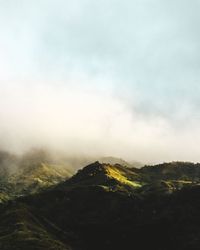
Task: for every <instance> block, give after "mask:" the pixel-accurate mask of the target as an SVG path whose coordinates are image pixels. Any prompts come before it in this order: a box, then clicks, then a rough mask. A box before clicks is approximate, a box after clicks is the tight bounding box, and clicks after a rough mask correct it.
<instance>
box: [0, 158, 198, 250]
mask: <svg viewBox="0 0 200 250" xmlns="http://www.w3.org/2000/svg"><path fill="white" fill-rule="evenodd" d="M199 169H200V166H199V165H198V164H190V163H171V164H162V165H157V166H146V167H144V168H142V169H136V168H126V167H124V166H121V165H119V164H115V165H110V164H100V163H99V162H95V163H93V164H91V165H88V166H87V167H85V168H83V169H82V170H80V171H78V173H77V174H76V175H74V176H73V177H72V178H71V179H69V180H67V181H65V182H62V183H60V184H58V185H57V186H55V187H52V188H51V189H48V190H46V191H43V192H39V193H35V194H33V195H29V196H25V197H19V198H18V199H15V200H11V201H9V202H7V203H5V204H3V205H2V206H1V207H0V221H1V223H0V249H2V250H14V249H16V250H17V249H19V250H29V249H33V250H39V249H40V250H44V249H50V250H59V249H60V250H64V249H65V250H66V249H75V250H76V249H77V250H94V249H95V250H112V249H113V250H118V249H120V250H122V249H128V250H129V249H137V250H143V249H144V250H146V249H153V250H171V249H173V250H175V249H176V250H179V249H180V250H193V249H196V250H197V249H200V186H199V180H200V174H199V173H200V171H199Z"/></svg>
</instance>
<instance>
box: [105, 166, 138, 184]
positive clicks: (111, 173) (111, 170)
mask: <svg viewBox="0 0 200 250" xmlns="http://www.w3.org/2000/svg"><path fill="white" fill-rule="evenodd" d="M106 172H107V173H106V175H107V176H108V177H110V178H113V179H115V180H117V181H119V182H121V183H122V184H125V185H129V186H132V187H141V184H139V183H137V182H135V181H131V180H128V179H127V177H126V176H124V175H123V172H122V171H120V170H118V169H117V168H115V167H113V166H112V167H111V166H108V167H107V168H106Z"/></svg>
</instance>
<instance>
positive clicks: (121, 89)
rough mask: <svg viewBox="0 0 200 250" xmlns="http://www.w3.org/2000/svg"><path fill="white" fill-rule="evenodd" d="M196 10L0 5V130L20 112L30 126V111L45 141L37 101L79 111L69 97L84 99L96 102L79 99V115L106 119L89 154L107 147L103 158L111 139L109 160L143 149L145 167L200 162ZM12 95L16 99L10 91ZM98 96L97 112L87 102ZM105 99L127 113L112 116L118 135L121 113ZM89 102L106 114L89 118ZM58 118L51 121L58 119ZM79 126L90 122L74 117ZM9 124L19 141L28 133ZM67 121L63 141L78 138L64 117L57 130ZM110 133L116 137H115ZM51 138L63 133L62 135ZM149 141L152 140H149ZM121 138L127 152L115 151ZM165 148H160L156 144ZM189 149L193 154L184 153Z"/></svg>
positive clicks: (149, 5)
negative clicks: (166, 162) (167, 162)
mask: <svg viewBox="0 0 200 250" xmlns="http://www.w3.org/2000/svg"><path fill="white" fill-rule="evenodd" d="M199 12H200V1H199V0H192V1H188V0H187V1H186V0H125V1H120V0H99V1H92V0H73V1H67V0H56V1H55V0H35V1H32V0H29V1H27V0H0V87H1V89H2V92H1V93H2V94H1V95H2V100H1V113H0V115H2V117H1V119H2V121H3V124H4V125H1V126H2V128H1V129H2V131H4V130H5V127H7V129H8V126H7V123H8V122H10V121H12V118H13V117H15V119H17V118H16V117H18V114H19V113H20V114H21V118H20V119H21V120H23V117H24V119H25V118H26V114H27V113H29V114H32V117H34V118H33V123H34V124H37V125H38V128H37V126H34V127H35V128H37V129H35V130H34V129H33V130H34V138H35V137H37V136H35V135H36V134H37V132H38V131H39V135H38V137H39V138H41V136H40V134H41V133H43V130H41V124H39V123H38V119H39V118H38V117H39V116H38V113H37V108H36V103H37V102H38V100H40V98H41V100H42V97H44V102H43V103H42V101H41V105H44V106H45V111H46V112H47V113H48V112H50V110H51V108H52V102H50V101H51V100H54V101H56V104H55V105H57V109H56V110H60V105H61V104H60V102H59V100H60V99H62V98H63V100H64V99H65V100H66V101H65V102H64V101H63V102H62V107H63V106H64V107H65V106H69V105H72V107H73V105H74V104H72V103H69V102H68V101H67V100H69V99H70V98H69V95H70V96H74V98H72V100H76V98H77V95H76V93H77V92H78V93H79V94H80V95H81V97H80V98H79V99H81V98H83V99H84V96H85V95H89V96H87V99H88V100H89V101H88V104H87V105H86V106H85V108H84V111H83V110H81V107H80V106H79V102H78V101H76V105H77V107H76V108H75V110H76V109H77V110H76V112H77V113H79V112H80V113H82V114H84V112H85V113H88V112H89V113H91V114H93V116H95V115H96V116H97V117H98V116H99V117H101V121H102V124H101V125H100V127H101V129H100V130H101V131H100V132H98V133H99V135H100V136H99V137H98V138H96V135H95V131H96V128H97V127H98V126H97V124H99V121H98V122H97V120H98V119H92V122H91V127H92V128H93V129H94V137H95V138H93V137H92V136H91V138H90V136H89V133H88V134H87V136H88V142H87V143H88V145H89V146H88V148H89V149H90V147H92V143H94V142H95V143H96V144H99V145H101V146H99V148H98V147H97V152H98V153H103V154H106V152H103V151H102V148H105V137H107V138H109V140H110V144H111V145H110V146H108V148H106V149H107V152H108V154H121V155H122V156H124V157H128V158H131V157H133V158H134V155H133V156H131V154H132V153H125V152H127V151H128V148H129V149H130V151H131V152H133V150H134V151H135V152H136V158H138V159H142V158H143V155H146V154H147V156H145V157H144V158H145V160H148V159H149V160H152V161H156V160H161V159H163V160H165V159H166V160H168V159H169V160H171V159H179V158H180V159H186V160H187V159H189V160H192V159H194V160H200V152H198V151H197V152H196V150H194V149H193V148H194V147H193V146H195V145H197V146H198V143H200V140H199V139H200V135H198V134H199V133H198V132H199V131H198V128H199V125H200V121H199V119H200V112H199V107H200V87H199V86H200V85H199V83H200V70H199V67H200V50H199V47H200V33H199V24H200V16H199ZM13 91H15V92H16V91H17V92H18V94H13ZM11 92H12V93H11ZM69 93H71V94H69ZM13 95H14V96H13ZM61 95H62V97H60V96H61ZM27 96H28V99H29V102H28V103H29V105H28V106H27V110H26V111H25V110H23V108H22V107H24V105H25V106H26V105H27V103H26V102H27ZM94 96H96V99H98V98H99V99H98V104H96V105H97V107H96V106H95V104H94V105H92V104H91V103H92V102H91V103H90V100H93V98H94ZM106 98H107V99H110V100H111V103H108V104H107V105H108V106H112V105H114V104H113V103H115V102H117V103H118V104H116V106H117V105H119V106H120V108H119V109H120V110H124V111H120V112H121V113H123V115H122V118H121V120H120V119H119V118H118V114H119V110H118V109H117V108H116V109H117V111H116V115H115V118H116V119H117V122H118V124H121V127H120V128H117V129H116V128H113V126H115V125H113V122H114V121H115V118H113V113H115V111H113V109H112V108H111V109H110V111H109V112H108V110H107V106H106V107H104V104H102V103H103V102H104V100H105V99H106ZM96 99H95V100H96ZM30 100H32V101H30ZM30 103H31V104H30ZM77 103H78V104H77ZM91 105H92V106H93V108H94V110H95V109H96V110H99V109H98V107H99V106H102V110H99V113H98V112H95V111H94V110H93V111H90V107H91ZM114 106H115V105H114ZM16 107H17V108H16ZM108 109H109V108H108ZM114 109H115V108H114ZM22 110H23V112H22ZM45 111H44V116H45V114H46V113H45ZM71 111H72V110H71ZM6 112H7V115H5V113H6ZM55 112H57V113H58V111H55ZM106 112H108V114H106V115H105V113H106ZM121 113H120V114H121ZM126 113H127V116H128V117H130V118H127V117H126V118H127V119H128V121H127V122H126V121H124V120H126V118H125V117H124V116H126V115H125V114H126ZM22 114H23V115H24V116H23V115H22ZM63 116H65V117H68V118H69V119H70V120H73V116H71V113H70V114H69V113H67V112H65V111H63V112H62V113H60V116H59V117H57V119H58V120H60V119H61V117H63ZM85 116H86V117H87V114H85ZM91 116H92V115H91ZM53 117H54V115H52V116H51V118H49V119H50V120H49V122H51V121H53V120H54V118H53ZM90 118H91V117H90ZM66 119H67V118H66ZM99 119H100V118H99ZM118 119H119V120H118ZM129 119H130V120H129ZM40 120H41V117H40ZM61 120H62V119H61ZM61 120H60V121H61ZM94 120H95V121H94ZM135 120H137V121H138V120H139V125H137V126H139V128H138V130H141V131H139V132H137V129H136V130H135V131H133V130H132V129H131V128H135V127H134V126H136V125H135ZM108 121H110V124H109V125H108V123H109V122H108ZM77 122H78V123H79V122H80V123H82V124H85V125H83V127H86V123H87V120H81V119H78V120H77V118H76V119H74V123H77ZM140 122H141V123H142V124H143V125H141V124H140ZM11 123H12V124H13V123H14V124H15V125H16V127H17V128H19V130H21V134H24V133H25V132H24V133H23V131H25V130H26V129H25V128H26V126H25V128H23V129H22V126H21V124H18V122H17V121H16V120H14V121H13V122H11ZM124 123H125V124H126V125H125V124H124ZM129 123H130V124H129ZM154 123H155V124H154ZM61 124H65V127H66V130H65V131H62V132H63V134H65V135H66V137H65V138H69V134H70V136H71V137H72V139H73V140H75V139H74V136H75V135H76V134H77V131H76V130H74V131H71V132H70V133H69V130H68V127H67V120H65V121H62V122H60V125H59V126H58V127H60V126H61ZM105 124H107V125H105ZM127 124H129V125H127ZM144 124H146V127H145V126H144ZM161 124H162V125H161ZM163 124H164V125H163ZM106 126H108V127H110V131H112V132H108V130H107V127H106ZM127 126H128V127H130V132H129V133H130V136H128V135H127V134H126V133H125V134H124V132H123V131H124V130H123V129H127ZM137 126H136V127H137ZM29 127H30V125H29ZM61 127H62V126H61ZM72 127H73V124H72ZM115 129H116V131H115ZM10 130H12V133H13V136H12V138H13V139H10V140H11V142H12V140H14V139H16V140H18V141H20V140H22V139H21V137H20V133H19V132H18V129H16V131H17V132H13V128H12V127H11V128H10ZM77 130H78V127H77ZM83 130H84V129H83ZM97 130H98V129H97ZM119 130H120V131H119ZM8 131H9V129H8ZM59 131H61V130H60V129H59ZM98 131H99V130H98ZM105 131H107V132H106V133H105ZM113 131H115V133H114V132H113ZM51 132H52V130H51V129H49V133H51ZM190 132H191V133H190ZM7 133H9V132H7ZM12 133H11V134H12ZM30 133H31V132H30ZM54 133H55V134H56V133H57V130H56V129H55V131H54ZM60 133H61V132H60ZM96 133H97V132H96ZM112 133H114V134H112ZM3 134H4V137H5V138H4V141H9V140H8V139H7V138H6V136H5V132H3ZM9 134H10V133H9ZM27 134H28V131H27ZM61 134H62V133H61ZM145 134H147V138H148V139H147V140H145V139H144V138H142V135H145ZM177 134H178V141H180V144H179V143H178V142H177ZM119 135H120V136H119ZM126 136H127V138H125V137H126ZM149 136H150V138H149ZM28 137H29V136H28V135H27V136H26V135H24V139H23V142H24V143H25V144H26V141H28V140H29V141H31V139H30V138H29V139H27V138H28ZM55 137H56V136H55ZM118 137H119V138H118ZM128 137H130V138H132V142H131V140H130V141H129V138H128ZM83 138H84V139H83ZM116 138H118V139H116ZM169 138H170V139H169ZM193 138H196V139H195V140H196V141H195V142H194V140H193ZM79 139H80V140H81V141H82V140H83V141H84V140H85V137H84V136H83V135H82V134H81V135H80V138H79ZM79 139H77V143H78V144H79V143H80V142H79ZM51 140H52V139H51ZM115 140H117V141H120V142H121V141H123V142H124V146H123V150H124V151H125V152H123V150H120V149H119V150H116V149H113V144H115V143H116V141H115ZM168 140H169V141H168ZM186 140H187V142H186ZM36 141H37V140H36ZM44 141H45V139H44ZM47 141H48V140H47ZM133 141H134V142H133ZM183 142H185V144H188V145H190V146H189V147H190V148H191V150H192V151H193V152H188V151H190V149H187V148H186V147H185V148H182V147H183V146H182V143H183ZM62 143H63V144H64V142H62ZM19 144H23V143H22V142H21V143H19ZM29 144H30V143H29ZM39 144H40V142H39ZM83 144H84V143H83ZM144 144H147V145H144ZM160 144H162V146H158V145H160ZM170 144H174V146H173V147H174V148H173V149H170ZM193 144H194V145H193ZM68 146H69V145H68ZM17 147H18V146H17ZM80 148H81V147H80ZM152 148H154V149H153V150H152ZM89 149H88V150H89ZM137 150H138V152H137ZM151 150H152V152H151ZM187 150H188V151H187ZM105 151H106V150H105ZM147 151H148V152H150V153H147ZM172 151H173V152H172ZM179 151H180V152H179ZM182 152H183V153H182ZM186 152H187V154H188V155H186V156H183V155H185V154H186ZM86 153H88V152H86ZM198 155H199V156H198ZM184 157H185V158H184Z"/></svg>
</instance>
